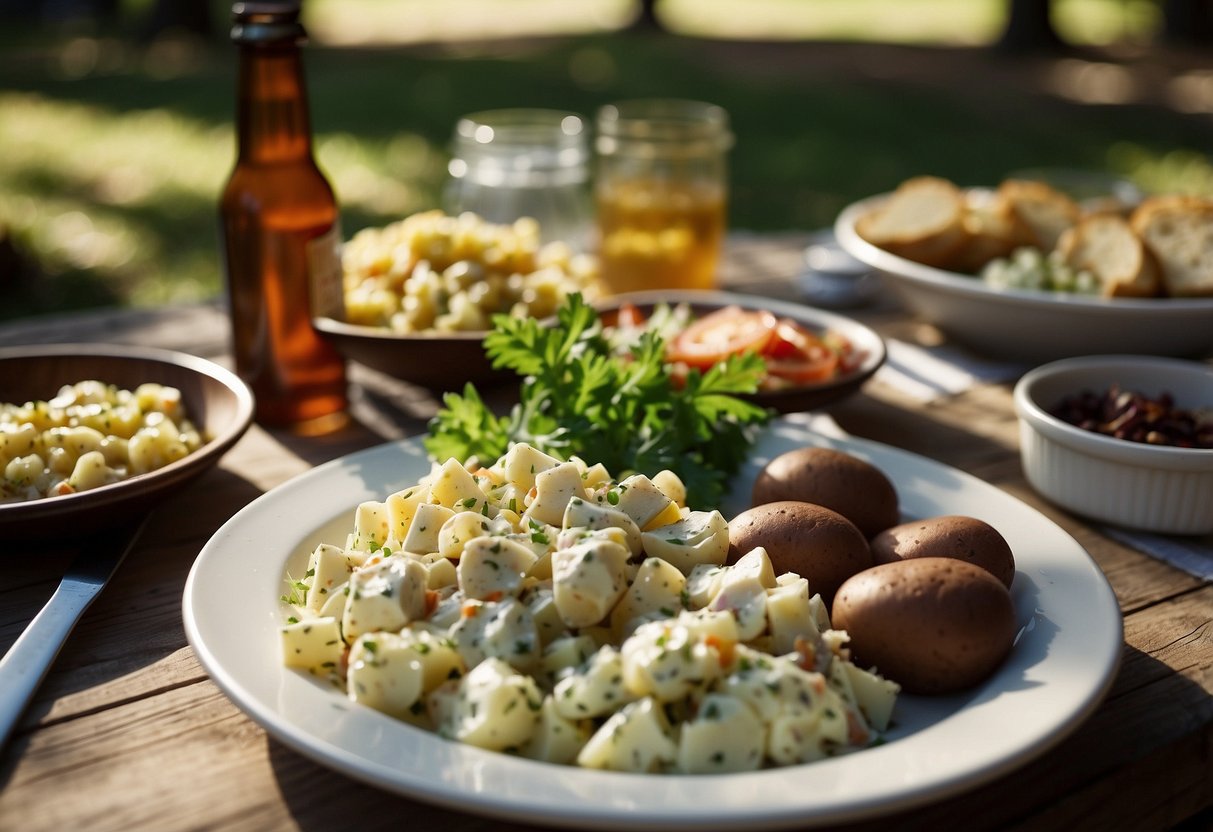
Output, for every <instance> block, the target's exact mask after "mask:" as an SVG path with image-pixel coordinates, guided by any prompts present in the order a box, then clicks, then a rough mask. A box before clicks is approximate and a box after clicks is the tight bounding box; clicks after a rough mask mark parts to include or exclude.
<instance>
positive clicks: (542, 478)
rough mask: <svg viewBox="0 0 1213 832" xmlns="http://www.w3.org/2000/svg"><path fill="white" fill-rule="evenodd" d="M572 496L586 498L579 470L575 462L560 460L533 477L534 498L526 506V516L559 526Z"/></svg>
mask: <svg viewBox="0 0 1213 832" xmlns="http://www.w3.org/2000/svg"><path fill="white" fill-rule="evenodd" d="M574 498H580V499H582V500H585V498H586V491H585V487H584V486H583V485H582V483H581V472H580V471H579V470H577V465H576V463H573V462H562V463H560V464H559V465H557V466H556V467H554V468H549V469H547V470H546V471H542V472H541V473H539V474H538V475H537V476H536V477H535V499H534V500H532V501H531V504H530V506H529V507H528V508H527V510H526V516H527V517H531V518H534V519H535V520H536V521H538V522H540V523H544V524H547V525H549V526H559V525H560V524H561V522H562V521H563V520H564V512H565V509H566V508H567V507H568V505H569V501H570V500H572V499H574Z"/></svg>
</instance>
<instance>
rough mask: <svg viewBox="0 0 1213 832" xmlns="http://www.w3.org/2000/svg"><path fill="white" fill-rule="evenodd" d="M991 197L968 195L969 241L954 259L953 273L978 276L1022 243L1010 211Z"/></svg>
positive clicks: (951, 267)
mask: <svg viewBox="0 0 1213 832" xmlns="http://www.w3.org/2000/svg"><path fill="white" fill-rule="evenodd" d="M990 197H992V195H991V194H989V193H988V192H982V193H981V195H980V197H978V196H975V195H973V194H972V193H970V194H968V195H966V198H965V214H964V220H963V222H964V228H965V232H966V234H967V235H968V239H967V240H965V243H964V245H963V246H961V247H960V249H959V250H958V251H957V252H956V254H955V255H954V256H953V257H952V262H951V263H950V264H949V266H948V267H949V268H950V269H952V270H953V271H957V272H963V273H965V274H977V273H978V272H980V271H981V270H982V269H983V268H985V266H986V264H987V263H989V262H990V261H991V260H995V259H997V258H999V257H1007V256H1008V255H1010V253H1011V252H1012V251H1013V250H1014V248H1015V246H1016V244H1017V243H1018V242H1019V238H1018V237H1017V236H1016V233H1015V229H1016V225H1015V220H1014V217H1013V216H1012V215H1011V213H1010V210H1009V207H1008V206H1007V204H1006V203H1005V202H1003V201H1002V200H999V199H997V198H990Z"/></svg>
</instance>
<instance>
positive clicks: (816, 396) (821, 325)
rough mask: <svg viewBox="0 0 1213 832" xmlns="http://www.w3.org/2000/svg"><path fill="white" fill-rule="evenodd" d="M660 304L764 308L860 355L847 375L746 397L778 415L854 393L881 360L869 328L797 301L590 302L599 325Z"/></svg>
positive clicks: (880, 347)
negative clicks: (838, 338)
mask: <svg viewBox="0 0 1213 832" xmlns="http://www.w3.org/2000/svg"><path fill="white" fill-rule="evenodd" d="M660 303H665V304H667V305H670V306H675V305H678V304H682V303H685V304H686V305H688V306H689V307H690V308H691V312H692V313H693V314H694V316H695V317H696V318H700V317H703V316H704V315H707V314H710V313H712V312H715V311H716V310H718V309H723V308H724V307H726V306H740V307H741V308H742V309H753V310H766V311H768V312H772V313H774V314H775V315H776V316H778V317H780V318H791V319H792V320H794V321H796V322H797V323H799V324H801V325H802V326H804V327H805V328H807V329H809V330H811V331H813V332H816V333H818V334H821V333H823V332H825V331H827V330H832V331H834V332H837V333H839V334H840V335H842V336H843V337H845V338H846V339H847V340H848V341H850V342H851V344H852V345H853V346H854V348H855V350H856V352H857V353H858V354H859V355H860V356H861V358H860V361H859V364H858V366H856V367H855V368H854V369H852V370H851V371H850V372H847V373H841V374H839V375H837V376H835V377H834V378H830V379H826V380H824V381H820V382H812V383H809V384H802V385H798V386H796V387H789V388H786V389H783V390H774V391H769V392H767V391H764V392H759V393H754V394H753V395H750V396H747V397H745V398H748V399H749V400H750V401H752V402H754V403H755V404H759V405H761V406H763V407H769V408H772V409H774V410H776V411H778V412H779V413H799V412H802V411H806V410H817V409H819V408H822V407H824V406H826V405H828V404H832V403H834V402H836V401H839V400H840V399H844V398H846V397H847V396H850V395H851V394H853V393H855V392H856V391H858V390H859V388H860V387H862V386H863V384H864V382H866V381H867V380H868V379H869V378H871V377H872V375H873V374H874V373H875V372H876V371H877V370H878V369H880V365H881V364H883V363H884V361H885V356H886V353H885V345H884V340H883V339H882V338H881V337H880V336H879V335H878V334H876V332H874V331H873V330H871V329H869V328H868V327H866V326H864V325H863V324H861V323H859V322H858V321H856V320H853V319H851V318H847V317H845V316H843V315H837V314H835V313H833V312H826V311H823V310H821V309H815V308H813V307H810V306H803V305H801V304H798V303H788V302H786V301H779V300H775V299H773V298H766V297H756V296H753V295H742V294H735V293H731V292H708V291H664V290H656V291H649V292H632V293H629V294H621V295H614V296H612V297H610V298H606V299H604V300H602V301H599V302H597V303H595V304H594V306H595V308H597V309H598V313H599V315H600V316H601V318H602V321H603V323H604V324H605V325H607V326H611V325H613V324H614V323H615V321H616V319H617V315H618V313H619V309H620V308H621V307H622V306H623V305H624V304H632V305H633V306H635V307H636V308H637V309H639V310H640V311H641V312H642V313H643V314H644V315H645V317H649V316H650V315H651V314H652V312H653V309H654V308H655V307H656V306H657V305H658V304H660Z"/></svg>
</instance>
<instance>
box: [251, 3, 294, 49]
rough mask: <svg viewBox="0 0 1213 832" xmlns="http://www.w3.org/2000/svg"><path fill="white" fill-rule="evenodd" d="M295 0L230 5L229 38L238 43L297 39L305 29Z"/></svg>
mask: <svg viewBox="0 0 1213 832" xmlns="http://www.w3.org/2000/svg"><path fill="white" fill-rule="evenodd" d="M299 10H300V4H299V2H298V0H295V2H289V0H286V1H283V2H240V3H235V4H233V5H232V20H233V21H234V22H235V23H234V25H233V26H232V40H233V41H235V42H236V43H239V44H269V43H281V42H283V41H290V42H292V43H299V42H300V41H302V40H303V39H304V38H306V37H307V32H306V31H305V30H304V28H303V25H302V24H301V23H300V22H299Z"/></svg>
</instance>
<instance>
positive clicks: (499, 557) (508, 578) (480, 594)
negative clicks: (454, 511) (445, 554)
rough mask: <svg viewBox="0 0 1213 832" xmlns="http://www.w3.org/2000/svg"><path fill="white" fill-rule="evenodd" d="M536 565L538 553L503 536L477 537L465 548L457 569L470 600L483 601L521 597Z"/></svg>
mask: <svg viewBox="0 0 1213 832" xmlns="http://www.w3.org/2000/svg"><path fill="white" fill-rule="evenodd" d="M534 563H535V553H534V552H532V551H531V550H530V549H528V548H527V547H525V546H523V545H522V544H520V543H516V542H514V541H512V540H506V539H505V538H502V537H477V538H475V539H473V540H471V541H469V542H468V543H467V545H466V546H464V547H463V556H462V557H461V558H460V559H459V568H458V569H457V570H456V571H457V574H458V577H459V589H460V590H461V591H462V592H463V594H464V597H466V598H475V599H478V600H481V601H486V600H490V601H491V600H497V599H499V598H501V597H503V596H508V595H517V594H518V592H519V590H521V589H522V579H523V578H524V577H525V576H526V573H527V570H528V569H530V568H531V566H533V565H534Z"/></svg>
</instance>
